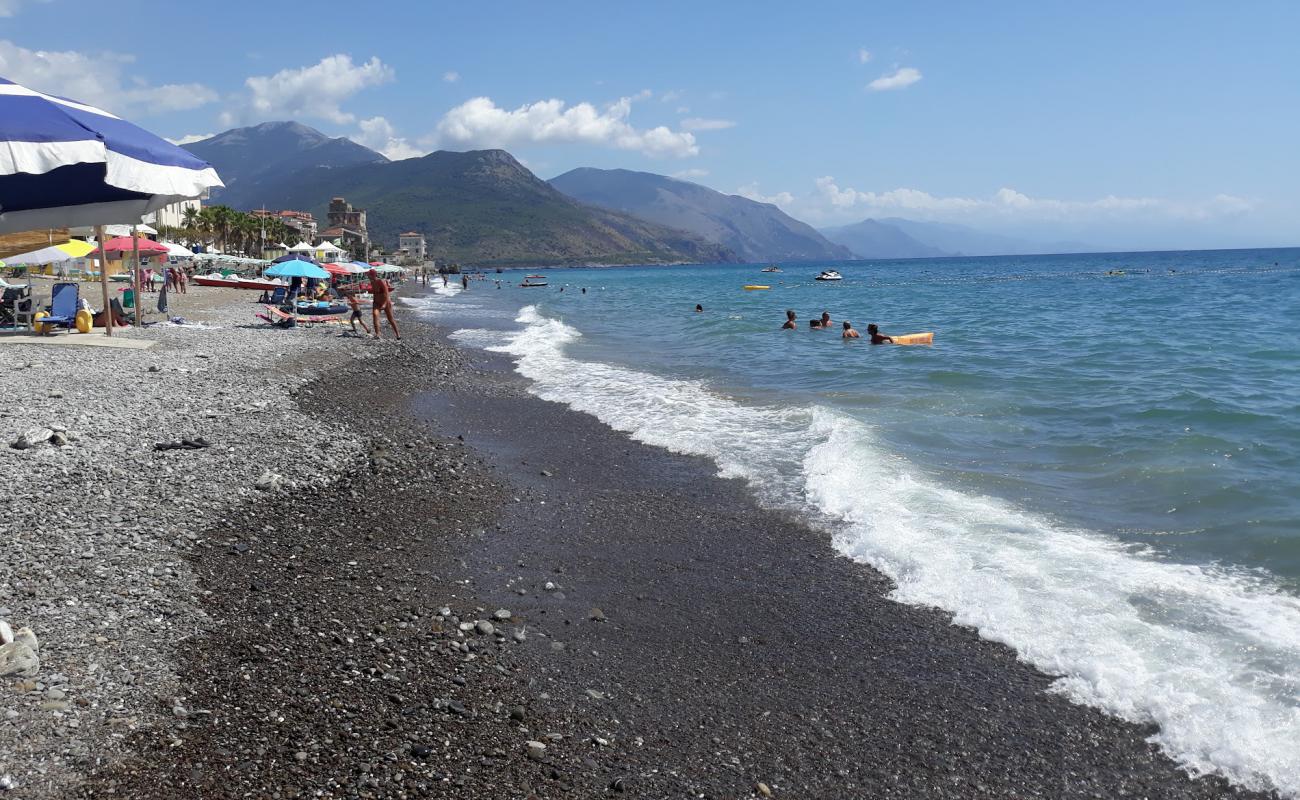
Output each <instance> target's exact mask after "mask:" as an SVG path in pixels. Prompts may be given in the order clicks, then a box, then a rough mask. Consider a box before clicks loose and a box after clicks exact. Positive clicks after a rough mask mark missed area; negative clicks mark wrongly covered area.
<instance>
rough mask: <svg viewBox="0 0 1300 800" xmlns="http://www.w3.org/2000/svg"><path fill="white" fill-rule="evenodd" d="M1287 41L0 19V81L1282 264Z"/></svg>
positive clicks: (377, 15) (1212, 6)
mask: <svg viewBox="0 0 1300 800" xmlns="http://www.w3.org/2000/svg"><path fill="white" fill-rule="evenodd" d="M357 8H361V9H363V10H362V12H361V14H360V15H358V13H357V11H356V10H355V9H357ZM308 12H309V13H308ZM1297 31H1300V3H1294V2H1266V1H1265V2H1249V3H1239V4H1224V3H1197V2H1178V3H1173V2H1169V3H1165V2H1142V3H1132V2H1125V3H1118V2H1114V3H1112V2H1093V3H1086V4H1084V3H1063V2H1062V3H1056V2H1032V3H1031V2H1025V3H1018V2H1002V3H996V4H979V3H957V2H953V3H925V2H918V3H906V4H904V3H889V4H884V3H868V2H844V3H838V2H826V3H817V2H806V3H764V2H716V3H709V2H692V3H686V2H675V1H672V0H670V1H668V2H656V3H653V4H650V3H645V4H639V3H638V4H633V3H618V2H615V3H611V2H555V3H548V4H539V3H523V2H497V3H492V4H486V3H455V4H452V3H433V2H418V3H417V2H385V3H374V4H365V5H355V4H351V3H336V2H314V3H311V4H310V5H308V6H303V5H301V4H292V3H264V2H263V3H252V2H242V0H227V2H225V3H222V4H219V5H212V4H197V3H172V4H165V5H164V4H160V3H144V2H123V1H121V0H118V2H114V3H112V4H111V7H108V6H105V5H103V4H102V3H92V2H83V1H82V0H0V75H3V76H5V77H8V78H10V79H12V80H16V81H19V82H21V83H26V84H28V85H30V86H33V87H34V88H38V89H42V90H45V91H50V92H55V93H60V94H67V95H70V96H74V97H76V98H77V99H82V100H86V101H95V102H99V103H100V104H101V105H104V106H106V107H108V108H110V109H112V110H115V111H118V112H120V113H123V114H125V115H127V116H129V117H130V118H132V119H134V120H136V121H138V122H140V123H141V124H143V125H145V126H146V127H149V128H150V129H152V130H155V131H157V132H159V133H161V134H163V135H166V136H169V137H171V138H174V139H181V138H182V137H185V136H195V135H202V134H210V133H216V132H219V131H221V130H224V129H226V128H228V127H232V126H235V125H239V124H245V123H251V122H256V121H261V120H267V119H286V118H293V119H297V120H299V121H301V122H304V123H306V124H309V125H312V126H314V127H317V128H319V129H321V130H322V131H325V132H326V133H329V134H331V135H341V136H350V137H352V138H354V139H357V140H358V141H361V142H362V143H364V144H366V145H368V146H371V147H375V148H376V149H380V150H383V151H385V152H386V153H388V154H389V155H392V156H410V155H418V154H422V153H425V152H428V151H430V150H433V149H439V148H446V149H459V150H463V149H471V148H475V147H492V146H500V147H505V148H506V149H508V150H510V151H511V152H512V153H514V154H515V155H516V156H518V157H519V158H520V159H521V160H522V161H524V163H525V164H527V165H528V166H529V167H530V168H532V169H533V170H534V171H535V172H537V173H538V174H539V175H540V176H542V177H551V176H553V175H556V174H559V173H560V172H563V171H565V170H567V169H570V168H572V167H575V166H596V167H626V168H630V169H641V170H647V171H652V172H659V173H663V174H669V175H678V176H682V177H685V178H687V179H690V180H694V181H697V182H699V183H703V184H705V185H708V186H711V187H713V188H715V189H719V190H721V191H725V192H729V193H741V194H746V195H748V196H752V197H755V198H761V199H765V200H769V201H772V202H776V203H777V204H778V205H780V206H781V207H782V208H784V209H785V210H787V211H789V212H790V213H792V214H794V215H795V216H797V217H799V218H801V219H804V220H807V221H809V222H811V223H813V224H816V225H829V224H837V223H845V222H852V221H856V220H860V219H863V218H866V217H870V216H875V217H882V216H885V217H887V216H900V217H908V218H912V219H931V220H941V221H950V222H958V223H963V224H968V225H972V226H974V227H978V228H982V229H986V230H994V231H999V232H1003V233H1013V234H1017V235H1022V236H1027V237H1032V238H1038V239H1051V240H1059V239H1076V240H1083V241H1086V242H1089V243H1094V244H1098V245H1104V246H1111V247H1214V246H1268V245H1300V223H1298V221H1300V197H1298V194H1300V192H1298V190H1297V183H1298V182H1300V146H1297V142H1298V141H1300V47H1297V46H1296V43H1295V36H1296V32H1297ZM124 42H130V43H131V44H130V45H129V46H126V45H121V44H120V43H124Z"/></svg>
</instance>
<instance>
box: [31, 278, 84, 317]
mask: <svg viewBox="0 0 1300 800" xmlns="http://www.w3.org/2000/svg"><path fill="white" fill-rule="evenodd" d="M80 300H81V296H80V292H79V291H78V290H77V284H75V283H56V284H54V289H53V290H52V291H51V292H50V315H49V316H48V317H45V318H43V319H42V320H41V324H42V325H59V326H61V327H64V328H71V327H72V326H73V325H75V324H77V309H78V307H79V306H80V304H81V303H80Z"/></svg>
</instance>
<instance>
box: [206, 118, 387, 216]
mask: <svg viewBox="0 0 1300 800" xmlns="http://www.w3.org/2000/svg"><path fill="white" fill-rule="evenodd" d="M185 149H186V150H189V151H190V152H191V153H193V154H194V155H196V156H198V157H199V158H201V159H203V160H204V161H206V162H208V163H209V164H211V165H213V166H214V167H216V168H217V173H218V174H219V175H221V180H222V181H223V182H224V183H225V184H226V187H225V188H224V189H214V190H212V195H211V197H210V198H209V199H210V200H211V201H212V202H214V203H221V204H223V205H228V206H231V207H232V208H238V209H241V210H244V211H251V210H253V209H254V208H261V207H262V205H263V201H264V199H265V197H266V193H267V192H268V191H270V190H271V189H273V188H274V187H275V186H277V185H278V184H280V183H282V182H284V181H291V180H292V179H293V176H294V175H295V174H296V173H298V172H301V171H303V170H305V169H311V168H313V167H321V168H326V169H335V168H338V167H349V166H352V165H354V164H382V163H387V161H388V159H387V158H385V157H384V156H382V155H380V154H379V153H376V152H375V151H374V150H371V149H370V148H368V147H362V146H361V145H359V144H357V143H356V142H354V141H352V140H351V139H348V138H345V137H339V138H336V139H331V138H330V137H328V136H326V135H325V134H323V133H321V132H320V131H318V130H316V129H315V128H309V127H307V126H306V125H302V124H299V123H297V122H263V123H262V124H261V125H254V126H252V127H249V128H235V129H234V130H229V131H226V132H225V133H219V134H217V135H216V136H213V137H212V138H210V139H204V140H202V141H198V142H193V143H191V144H187V145H185ZM326 202H327V203H328V198H326Z"/></svg>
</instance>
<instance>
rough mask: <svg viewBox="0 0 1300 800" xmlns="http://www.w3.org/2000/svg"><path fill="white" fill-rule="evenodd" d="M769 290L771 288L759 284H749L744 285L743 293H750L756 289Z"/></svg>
mask: <svg viewBox="0 0 1300 800" xmlns="http://www.w3.org/2000/svg"><path fill="white" fill-rule="evenodd" d="M771 288H772V287H771V286H764V285H763V284H761V283H750V284H746V286H745V291H747V292H752V291H754V290H756V289H771Z"/></svg>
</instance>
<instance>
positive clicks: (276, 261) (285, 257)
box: [271, 253, 320, 265]
mask: <svg viewBox="0 0 1300 800" xmlns="http://www.w3.org/2000/svg"><path fill="white" fill-rule="evenodd" d="M286 261H306V262H307V263H308V264H317V265H319V264H320V262H319V261H317V260H316V259H314V258H312V257H311V256H300V255H298V254H297V253H289V254H287V255H283V256H280V257H279V258H273V259H271V263H272V264H283V263H284V262H286Z"/></svg>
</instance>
